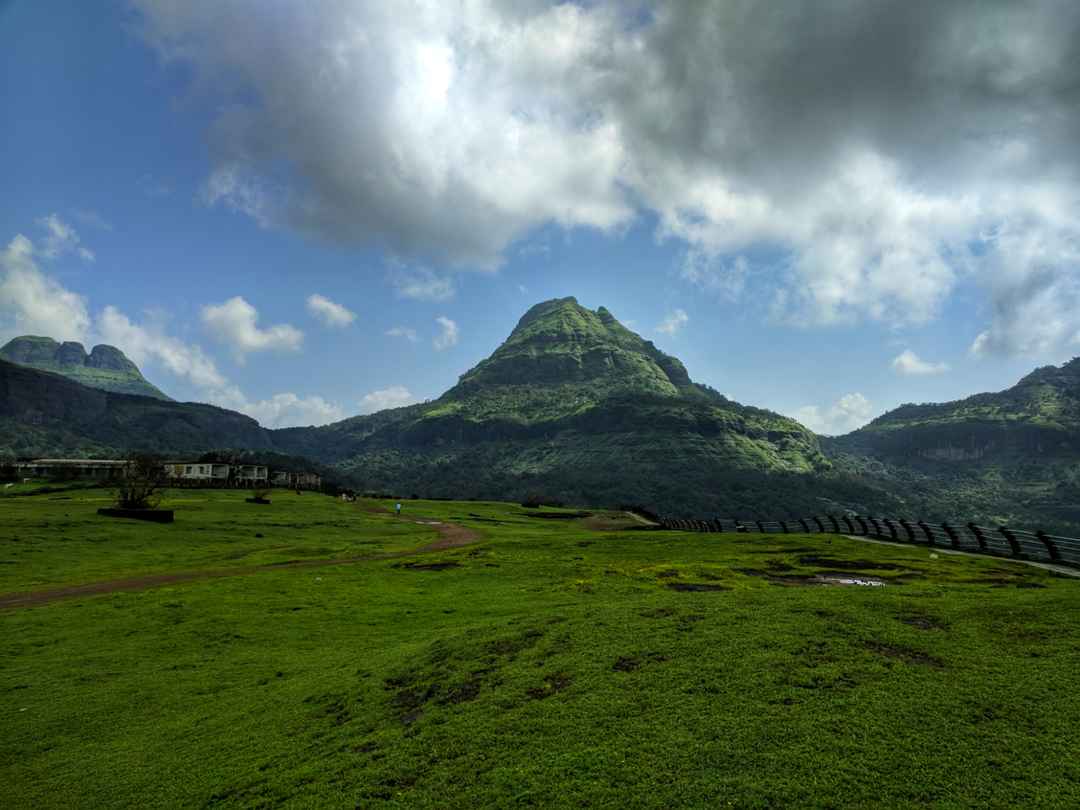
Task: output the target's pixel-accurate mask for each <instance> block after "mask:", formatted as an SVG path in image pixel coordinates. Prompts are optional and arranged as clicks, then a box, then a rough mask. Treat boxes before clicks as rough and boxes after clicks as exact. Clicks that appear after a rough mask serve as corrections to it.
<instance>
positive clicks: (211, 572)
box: [0, 520, 482, 610]
mask: <svg viewBox="0 0 1080 810" xmlns="http://www.w3.org/2000/svg"><path fill="white" fill-rule="evenodd" d="M410 522H411V523H416V524H419V525H423V526H431V528H433V529H435V531H436V532H438V534H439V539H438V540H436V541H435V542H434V543H427V544H425V545H422V546H419V547H417V548H413V549H407V550H405V551H386V552H382V553H379V554H364V555H360V556H357V557H338V558H335V559H321V560H319V559H316V560H285V561H283V562H276V563H265V564H264V565H245V566H237V567H234V568H217V569H205V570H202V571H176V572H170V573H162V574H144V575H143V576H139V577H126V578H124V579H110V580H105V581H102V582H90V583H87V584H85V585H65V586H62V587H59V588H46V589H44V590H40V591H23V592H17V593H6V594H0V610H5V609H9V608H21V607H37V606H39V605H47V604H50V603H51V602H58V601H60V600H61V599H74V598H76V597H79V596H100V595H102V594H108V593H118V592H120V591H145V590H148V589H149V588H158V587H161V586H163V585H176V584H179V583H181V582H192V581H196V580H204V579H221V578H224V577H240V576H247V575H250V574H258V573H261V572H263V571H280V570H282V569H289V568H325V567H327V566H331V565H349V564H351V563H358V562H370V561H373V560H392V559H395V558H397V557H409V556H412V555H413V554H428V553H431V552H435V551H445V550H446V549H450V548H458V547H459V546H467V545H469V544H470V543H475V542H477V541H478V540H480V539H482V536H481V535H480V533H479V532H476V531H473V530H472V529H467V528H465V527H464V526H459V525H457V524H456V523H443V522H439V521H426V520H413V521H410Z"/></svg>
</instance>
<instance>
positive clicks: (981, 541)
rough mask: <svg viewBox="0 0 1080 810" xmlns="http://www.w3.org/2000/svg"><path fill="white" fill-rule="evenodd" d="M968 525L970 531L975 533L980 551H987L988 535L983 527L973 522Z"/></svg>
mask: <svg viewBox="0 0 1080 810" xmlns="http://www.w3.org/2000/svg"><path fill="white" fill-rule="evenodd" d="M967 527H968V531H969V532H971V533H972V534H973V535H975V541H976V542H977V543H978V544H979V551H986V550H987V549H986V535H984V534H983V531H982V529H981V528H979V527H978V526H976V525H975V524H974V523H973V522H972V523H969V524H968V525H967Z"/></svg>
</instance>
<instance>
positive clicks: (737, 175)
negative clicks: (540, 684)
mask: <svg viewBox="0 0 1080 810" xmlns="http://www.w3.org/2000/svg"><path fill="white" fill-rule="evenodd" d="M735 5H738V4H732V6H735ZM888 5H889V4H885V6H888ZM305 8H307V9H309V10H310V6H305V5H303V4H295V5H292V4H287V3H284V2H272V3H265V4H259V3H249V2H243V0H228V2H221V3H215V4H195V3H193V4H179V5H177V6H173V5H172V4H167V3H158V2H154V0H138V2H133V3H125V2H102V3H94V2H86V3H60V2H23V1H22V0H15V1H14V2H10V3H6V4H0V105H2V107H3V109H4V110H5V121H6V124H5V126H3V127H2V128H0V161H2V169H3V177H4V182H3V188H4V193H3V194H2V195H0V245H4V246H6V249H5V250H4V253H3V264H2V266H0V339H3V340H6V339H8V338H10V337H12V336H14V335H16V334H22V333H26V332H33V333H37V334H51V335H53V336H54V337H57V338H59V339H65V338H67V339H79V340H82V341H83V342H85V343H87V344H88V346H89V345H91V344H93V343H95V342H112V343H115V344H116V345H118V346H120V348H121V349H123V350H124V351H125V352H127V353H128V354H129V356H131V357H132V358H133V359H135V360H136V361H137V362H138V363H139V364H140V366H141V367H142V368H143V371H144V373H145V374H146V375H147V376H148V377H149V378H150V379H151V380H152V381H153V382H154V383H155V384H157V385H159V387H161V388H162V389H163V390H165V391H166V392H167V393H169V394H171V395H172V396H174V397H176V398H179V399H185V400H200V401H211V402H215V403H218V404H222V405H224V406H226V407H232V408H236V409H240V410H244V411H246V412H248V413H251V414H252V415H254V416H255V417H256V418H258V419H260V421H262V422H263V423H264V424H268V425H272V426H278V425H292V424H308V423H323V422H326V421H331V420H333V419H337V418H343V417H345V416H350V415H353V414H355V413H358V412H362V411H370V410H373V409H375V408H377V407H380V406H385V405H396V404H403V403H406V402H409V401H415V400H419V399H427V398H434V397H437V396H438V395H439V394H440V393H441V392H442V391H444V390H445V389H446V388H448V387H449V386H451V385H452V384H453V383H454V382H455V381H456V379H457V377H458V375H460V374H462V373H463V372H465V371H466V370H467V369H468V368H470V367H471V366H472V365H474V364H475V363H476V362H478V361H479V360H481V359H482V358H483V357H485V356H487V355H488V354H490V352H491V351H492V350H494V348H495V347H496V346H497V345H498V344H499V342H500V341H502V340H503V339H504V338H505V337H506V336H507V335H508V334H509V332H510V331H511V329H512V328H513V326H514V324H515V323H516V321H517V319H518V318H519V317H520V316H521V314H522V313H523V312H524V311H525V310H526V309H527V308H528V307H529V306H531V305H532V304H534V303H536V302H538V301H541V300H545V299H548V298H552V297H557V296H565V295H574V296H576V297H577V299H578V300H579V301H580V302H581V303H582V304H583V305H585V306H588V307H590V308H596V307H598V306H600V305H603V306H606V307H608V308H609V309H610V310H611V311H612V312H613V313H614V314H615V315H616V317H618V318H619V319H620V320H622V321H623V322H624V323H626V324H627V325H629V326H631V328H633V329H634V330H635V331H638V332H639V333H641V334H642V335H643V336H645V337H646V338H648V339H651V340H653V341H655V342H656V344H657V345H658V346H660V347H661V348H662V349H664V350H665V351H667V352H669V353H671V354H674V355H675V356H677V357H679V358H680V359H681V360H682V361H683V362H684V363H685V364H686V366H687V368H688V369H689V371H690V373H691V376H692V377H693V378H694V379H695V380H697V381H700V382H704V383H707V384H709V385H711V386H713V387H714V388H716V389H718V390H720V391H721V392H723V393H725V394H727V395H728V396H730V397H732V398H734V399H736V400H738V401H741V402H744V403H747V404H752V405H757V406H762V407H768V408H772V409H774V410H777V411H780V412H782V413H786V414H789V415H793V416H796V417H799V418H801V419H803V420H804V421H805V422H806V423H807V424H808V425H809V426H810V427H813V428H814V429H818V430H821V431H828V432H837V431H845V430H849V429H852V428H854V427H856V426H858V425H859V424H861V423H863V422H865V421H867V420H868V419H870V418H872V417H873V416H876V415H878V414H880V413H882V412H884V411H885V410H887V409H889V408H892V407H895V406H896V405H898V404H900V403H901V402H908V401H917V402H918V401H941V400H947V399H954V398H958V397H962V396H966V395H968V394H971V393H975V392H977V391H983V390H997V389H1001V388H1004V387H1007V386H1009V385H1011V384H1013V383H1014V382H1015V381H1016V380H1017V379H1018V378H1019V377H1021V376H1022V375H1023V374H1025V373H1027V371H1029V370H1030V369H1031V368H1033V367H1034V366H1036V365H1042V364H1046V363H1060V362H1063V361H1065V360H1067V359H1069V358H1070V357H1072V356H1073V355H1074V354H1075V353H1076V346H1077V335H1080V313H1078V311H1077V309H1078V308H1077V307H1076V306H1075V304H1076V302H1077V300H1078V297H1077V280H1076V271H1077V257H1078V255H1080V248H1078V247H1077V245H1078V244H1080V240H1078V234H1080V227H1078V226H1077V221H1076V220H1077V212H1078V208H1077V199H1078V197H1077V188H1078V187H1080V186H1078V184H1077V183H1076V182H1075V181H1076V178H1077V171H1076V169H1077V167H1076V165H1075V162H1076V156H1075V155H1073V154H1070V149H1069V148H1068V145H1069V144H1070V143H1072V144H1075V141H1074V140H1070V137H1071V136H1072V135H1073V134H1075V133H1076V132H1077V131H1080V128H1077V127H1076V126H1075V124H1076V114H1077V111H1076V110H1075V104H1074V103H1072V102H1071V101H1070V98H1071V97H1070V96H1068V94H1067V93H1065V92H1064V91H1062V93H1063V95H1062V96H1061V98H1060V99H1059V98H1058V96H1056V95H1055V92H1056V90H1055V88H1057V87H1058V86H1060V87H1063V88H1067V87H1068V86H1069V81H1068V75H1067V71H1069V70H1072V69H1075V68H1072V67H1071V65H1072V64H1073V63H1074V61H1075V60H1072V59H1071V55H1074V54H1073V52H1072V51H1071V50H1070V49H1071V48H1073V47H1074V46H1073V45H1072V44H1071V42H1072V41H1075V38H1070V32H1073V31H1075V30H1076V27H1075V23H1076V20H1075V19H1068V20H1063V19H1057V18H1055V17H1053V15H1054V14H1060V7H1057V11H1055V10H1054V7H1053V6H1052V5H1048V4H1041V3H1033V4H1031V8H1029V9H1028V10H1027V14H1026V16H1024V17H1023V18H1022V19H1017V20H1004V22H1006V23H1009V24H1007V25H1005V24H1002V23H1003V21H1002V20H999V19H987V18H988V17H990V16H992V14H991V13H990V12H985V13H984V12H979V11H978V10H977V9H976V10H975V11H971V10H970V9H969V10H968V11H965V12H963V13H966V14H976V15H978V16H977V18H975V19H966V18H962V17H960V16H958V15H959V14H960V12H959V11H942V12H940V14H942V15H946V16H947V18H944V19H940V20H937V21H936V22H937V23H939V25H938V26H937V28H934V27H933V26H931V27H929V28H926V29H924V27H922V26H914V27H911V26H908V27H904V25H903V21H902V20H899V19H898V17H897V15H901V16H902V15H903V13H904V12H903V11H902V10H894V11H893V12H888V13H885V12H882V13H881V16H882V18H883V19H880V20H879V19H877V18H872V19H869V20H868V21H867V22H868V25H869V26H870V29H869V30H871V31H873V30H874V26H876V25H880V26H883V27H884V26H888V29H889V31H890V32H892V33H890V36H892V37H894V38H895V36H897V35H896V33H895V32H896V31H897V30H900V31H901V32H906V33H902V34H900V36H901V37H903V36H910V37H912V38H914V39H918V38H920V37H923V38H927V37H929V38H931V41H929V42H928V43H926V42H924V43H923V44H924V45H926V46H927V47H924V48H923V49H922V50H921V51H920V53H923V54H926V53H929V54H930V57H929V58H928V61H929V62H930V63H931V65H930V67H927V68H926V69H925V70H923V68H921V67H920V69H919V70H914V69H913V68H911V66H910V65H907V64H906V63H904V61H903V60H905V59H909V58H910V56H906V55H905V53H909V52H910V50H908V51H905V50H904V49H903V48H898V49H897V52H896V53H893V52H891V51H890V50H889V48H884V52H882V50H883V49H882V48H880V47H879V48H876V49H875V48H872V47H866V48H864V49H862V50H860V49H858V48H852V47H850V42H847V41H846V40H844V38H845V37H849V36H851V34H850V32H848V31H847V28H846V27H845V26H844V25H841V24H840V18H837V19H836V20H830V19H828V15H827V14H822V15H815V17H814V19H815V22H816V24H818V25H820V30H819V32H818V36H817V37H816V38H815V39H814V40H813V41H812V42H810V43H807V42H806V41H804V38H805V33H804V31H805V25H803V24H801V23H800V21H799V20H798V19H794V20H793V19H790V15H789V16H788V17H784V16H782V15H781V16H780V17H778V18H776V19H773V18H772V17H769V16H768V12H767V11H766V10H762V9H757V10H755V11H754V12H753V14H751V15H750V16H751V17H753V16H754V15H765V16H762V17H761V19H751V20H750V21H749V22H748V21H747V19H746V18H747V15H746V14H743V15H742V16H737V17H733V18H732V19H724V18H723V16H724V14H726V13H727V12H726V11H722V10H718V9H714V10H712V11H711V12H708V11H707V12H702V11H701V10H700V9H698V10H694V9H692V8H691V7H690V4H687V6H684V7H678V6H663V5H661V6H657V7H656V8H655V9H653V10H652V11H651V13H649V14H644V15H638V14H636V15H635V16H634V17H633V18H632V19H631V18H625V19H624V18H623V17H622V16H621V12H620V7H619V6H608V5H605V4H603V3H600V4H595V5H593V4H590V5H589V6H587V7H577V6H571V5H564V6H547V5H542V4H537V5H536V6H535V7H529V8H527V9H525V8H522V7H517V8H515V9H514V10H508V9H506V8H503V7H502V6H501V5H500V4H498V3H494V4H490V5H488V4H483V3H481V4H478V5H477V6H473V7H472V8H471V9H470V10H469V11H468V13H466V12H459V11H457V10H456V9H455V8H454V7H453V6H452V4H435V5H434V6H427V7H425V6H424V4H418V5H417V8H415V9H412V10H411V12H406V11H405V10H403V8H402V7H397V9H398V13H396V14H395V13H392V12H389V11H388V7H387V6H385V5H382V4H375V6H373V7H366V6H364V4H350V3H336V2H327V3H325V4H321V5H320V13H319V14H318V15H311V14H310V13H309V11H305ZM792 8H794V6H793V7H792ZM901 8H902V4H897V6H896V9H901ZM699 13H706V14H713V15H714V16H716V17H718V18H719V19H712V18H709V19H704V20H703V19H693V18H690V15H692V14H699ZM733 13H734V12H733ZM935 13H939V12H935ZM993 13H998V12H993ZM890 15H891V16H890ZM733 20H740V21H741V22H733ZM739 25H752V29H747V30H745V31H740V30H738V26H739ZM965 26H966V28H965ZM909 28H910V29H911V30H909ZM931 28H934V30H935V31H938V30H945V31H949V30H952V28H957V29H964V30H972V31H974V32H975V34H974V36H975V37H976V39H975V45H976V46H977V47H973V46H972V43H971V42H968V43H966V44H965V43H959V42H956V41H954V40H950V39H948V38H947V37H946V38H942V36H941V35H940V34H939V33H931V32H930V29H931ZM864 30H865V29H864ZM882 30H884V28H882ZM980 31H982V32H984V34H983V35H982V38H981V39H979V36H980V34H979V32H980ZM493 32H494V33H493ZM757 36H762V37H765V36H768V37H769V41H770V42H772V43H774V44H775V43H777V42H779V43H780V44H779V45H777V46H775V47H774V48H773V49H772V50H771V51H769V53H768V54H767V55H761V53H759V51H764V50H765V49H754V48H751V47H741V42H742V40H747V39H749V40H751V42H752V40H753V38H754V37H757ZM1025 37H1026V39H1025ZM1032 37H1034V38H1035V41H1037V42H1039V43H1040V47H1039V48H1034V49H1033V48H1030V47H1023V43H1024V42H1030V41H1031V39H1032ZM920 41H921V40H920ZM673 43H677V46H676V44H673ZM842 47H847V48H848V50H847V51H845V52H847V53H850V54H851V56H850V64H847V65H843V66H839V67H838V66H836V64H835V61H836V60H834V59H830V58H828V55H829V54H831V53H834V52H836V51H837V49H838V48H842ZM695 49H700V50H699V51H695ZM686 53H689V54H691V55H693V54H695V53H698V54H699V55H700V60H698V61H693V60H691V62H690V63H691V64H692V65H695V66H696V68H700V69H695V70H693V71H691V72H690V74H689V75H686V74H683V73H680V72H679V71H678V70H675V69H673V67H672V66H673V65H675V64H677V60H678V59H680V58H683V56H685V54H686ZM680 54H682V56H680ZM796 58H797V59H800V60H810V61H813V60H814V59H815V58H820V59H821V63H822V68H821V70H820V71H814V70H811V69H809V67H808V68H807V70H806V71H805V73H806V74H808V75H807V76H806V77H805V78H804V77H801V76H800V77H798V78H795V79H791V78H790V77H791V76H792V71H791V69H790V60H792V59H796ZM716 59H720V60H726V61H724V62H723V63H722V64H720V65H712V64H711V63H710V62H709V60H716ZM755 60H759V61H755ZM760 60H767V61H765V62H762V61H760ZM889 60H893V62H890V61H889ZM931 68H932V69H931ZM838 70H839V71H843V73H842V75H840V76H839V77H837V76H836V75H831V74H830V71H838ZM721 74H724V75H727V76H729V77H731V78H730V86H727V87H720V86H719V84H718V83H717V82H715V81H714V80H712V79H710V77H715V76H717V75H721ZM924 74H925V75H924ZM849 75H850V77H851V78H850V85H847V84H845V82H847V81H849V80H848V78H847V77H848V76H849ZM942 75H946V76H956V77H958V78H957V79H956V80H957V82H958V84H957V86H956V87H944V88H941V87H940V85H941V82H940V81H939V80H936V79H935V77H938V78H939V77H940V76H942ZM784 76H787V77H789V78H788V79H783V80H781V79H775V80H774V77H784ZM815 76H817V77H818V78H817V79H815ZM881 76H884V77H885V78H884V79H882V78H880V77H881ZM860 77H861V78H860ZM867 77H869V78H867ZM875 77H877V78H875ZM897 77H900V78H897ZM901 79H902V81H903V83H904V85H903V86H904V87H909V88H915V89H916V90H918V89H919V88H920V87H921V85H920V82H925V83H926V86H927V87H931V88H938V89H934V90H927V91H925V92H923V91H921V90H920V91H919V92H914V91H913V92H910V93H905V92H899V91H898V88H897V87H896V84H897V82H900V81H901ZM875 81H882V82H884V83H885V84H884V85H883V86H881V87H878V86H875V85H874V82H875ZM935 81H936V82H937V83H934V82H935ZM800 82H802V83H803V86H796V87H794V88H790V87H788V85H789V84H791V83H794V84H796V85H799V83H800ZM1029 86H1030V87H1036V88H1038V89H1039V93H1040V95H1039V102H1040V104H1039V106H1038V108H1037V110H1036V111H1035V112H1034V113H1033V112H1032V111H1031V110H1029V109H1027V108H1026V107H1024V106H1023V105H1024V104H1025V103H1026V102H1024V101H1023V99H1024V98H1025V93H1024V92H1023V91H1024V88H1026V87H1029ZM972 88H974V89H972ZM969 91H970V92H969ZM937 92H940V96H941V97H940V99H939V98H938V97H936V96H935V95H934V93H937ZM965 94H967V95H965ZM890 98H891V99H892V101H884V102H883V101H882V99H890ZM912 98H914V99H916V101H911V99H912ZM943 99H947V100H948V104H949V105H950V106H949V107H948V110H949V116H952V117H953V118H954V120H947V121H940V119H941V109H942V107H941V106H939V102H940V103H941V104H944V103H945V101H944V100H943ZM988 99H989V100H988ZM1010 105H1012V106H1010ZM1055 105H1057V106H1055ZM1043 119H1045V121H1053V122H1056V123H1055V124H1054V126H1045V125H1044V120H1043ZM1062 122H1063V123H1062ZM958 133H959V134H958ZM1073 151H1074V150H1073ZM313 295H319V296H322V297H323V298H325V299H327V300H328V301H330V302H332V304H334V305H336V306H337V307H339V308H343V309H338V308H335V307H334V306H329V305H324V306H323V307H322V308H321V309H320V308H318V307H313V305H312V304H310V302H309V298H310V297H311V296H313ZM238 299H242V300H238ZM334 313H338V316H337V318H336V320H335V319H334V317H333V314H334ZM350 315H351V317H350ZM665 325H666V326H665ZM395 330H396V334H388V333H391V332H395Z"/></svg>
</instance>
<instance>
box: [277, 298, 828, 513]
mask: <svg viewBox="0 0 1080 810" xmlns="http://www.w3.org/2000/svg"><path fill="white" fill-rule="evenodd" d="M277 441H279V442H281V441H285V442H296V443H295V444H292V445H289V446H288V447H283V448H282V449H284V450H286V451H287V452H296V453H308V454H320V455H322V454H323V453H324V452H325V453H329V454H330V457H326V456H322V458H323V460H324V461H329V462H332V463H336V464H338V465H339V466H340V467H342V468H343V469H346V470H348V471H350V472H352V473H353V474H355V476H356V477H357V478H358V479H359V481H360V482H361V483H362V484H364V485H366V486H367V487H369V488H373V489H387V490H394V491H398V492H412V491H415V492H417V493H427V494H434V495H439V496H446V497H491V498H507V497H525V496H527V495H530V494H541V495H544V496H546V497H552V498H555V499H557V500H562V501H566V502H573V503H594V504H617V503H634V502H637V503H642V504H646V505H651V506H655V507H658V508H664V509H668V510H675V509H678V510H680V511H683V512H687V511H694V510H696V511H698V512H701V513H704V512H706V511H724V510H725V508H728V509H734V508H735V502H736V501H738V502H739V503H743V504H746V503H751V502H752V503H760V500H761V497H764V495H762V492H763V491H764V490H765V489H768V487H769V486H771V484H769V485H767V484H764V483H762V482H761V479H758V478H755V476H769V475H775V474H793V475H797V474H805V473H811V472H815V471H823V470H827V469H828V466H829V463H828V461H827V460H826V458H825V457H824V455H823V454H822V452H821V449H820V447H819V445H818V440H817V437H816V436H814V434H813V433H811V432H810V431H808V430H807V429H806V428H804V427H803V426H802V425H800V424H798V423H797V422H795V421H794V420H792V419H789V418H787V417H783V416H780V415H778V414H775V413H772V412H769V411H765V410H761V409H758V408H750V407H745V406H742V405H739V404H738V403H735V402H732V401H730V400H728V399H726V398H724V397H723V396H721V395H720V394H718V393H716V392H715V391H712V390H711V389H709V388H707V387H705V386H701V385H698V384H695V383H693V382H692V381H691V379H690V376H689V375H688V374H687V371H686V369H685V367H684V366H683V364H682V363H680V362H679V361H678V360H677V359H675V358H674V357H671V356H669V355H667V354H664V353H663V352H662V351H660V350H659V349H657V348H656V347H655V346H654V345H653V344H652V343H651V342H649V341H647V340H644V339H643V338H642V337H641V336H639V335H637V334H635V333H634V332H632V331H630V330H629V329H627V328H626V327H625V326H623V325H622V324H621V323H619V322H618V320H616V319H615V317H614V316H613V315H612V314H611V313H610V312H608V311H607V310H606V309H604V308H600V309H598V310H596V311H592V310H589V309H586V308H585V307H582V306H581V305H580V304H578V302H577V301H576V300H574V299H573V298H560V299H555V300H552V301H545V302H543V303H541V304H537V305H536V306H534V307H533V308H532V309H530V310H529V311H528V312H526V313H525V315H524V316H523V317H522V318H521V320H520V321H519V323H518V325H517V327H516V328H515V329H514V331H513V332H512V333H511V334H510V336H509V337H508V338H507V339H506V341H505V342H504V343H503V344H502V345H501V346H499V347H498V348H497V349H496V350H495V351H494V352H493V353H492V354H491V356H490V357H488V358H487V359H485V360H483V361H482V362H480V363H479V364H477V365H476V367H475V368H473V369H471V370H469V371H468V372H466V373H465V374H463V375H462V377H461V378H460V380H459V382H458V384H457V385H455V386H454V387H453V388H451V389H450V390H449V391H447V392H446V393H445V394H444V395H443V396H442V397H440V398H439V399H437V400H435V401H434V402H429V403H424V404H421V405H413V406H410V407H407V408H400V409H397V410H394V411H385V412H383V413H380V414H374V415H373V416H366V417H355V418H353V419H347V420H345V421H344V422H340V423H337V424H335V425H329V426H327V427H325V428H317V429H314V430H305V431H292V432H290V431H278V439H277ZM733 477H737V478H739V483H738V484H736V485H735V486H734V487H732V486H729V483H731V482H732V479H733ZM759 485H760V486H759ZM736 493H741V494H738V495H737V494H736ZM754 493H756V494H754ZM759 496H760V497H759Z"/></svg>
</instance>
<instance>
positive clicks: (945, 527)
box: [941, 523, 960, 548]
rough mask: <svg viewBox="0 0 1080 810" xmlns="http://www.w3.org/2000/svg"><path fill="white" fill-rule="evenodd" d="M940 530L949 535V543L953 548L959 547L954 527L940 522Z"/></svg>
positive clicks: (958, 537)
mask: <svg viewBox="0 0 1080 810" xmlns="http://www.w3.org/2000/svg"><path fill="white" fill-rule="evenodd" d="M941 529H942V531H944V532H945V534H947V535H949V545H951V546H952V547H953V548H960V536H959V535H958V534H957V533H956V529H954V528H953V527H952V526H950V525H949V524H948V523H942V524H941Z"/></svg>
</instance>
